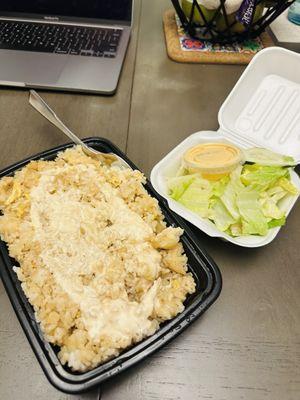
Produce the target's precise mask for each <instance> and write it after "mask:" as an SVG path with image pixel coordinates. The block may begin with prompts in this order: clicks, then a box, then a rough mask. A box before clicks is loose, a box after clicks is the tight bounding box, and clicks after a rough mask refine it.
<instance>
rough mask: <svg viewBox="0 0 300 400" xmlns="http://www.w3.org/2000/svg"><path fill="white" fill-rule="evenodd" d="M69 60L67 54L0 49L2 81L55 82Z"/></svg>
mask: <svg viewBox="0 0 300 400" xmlns="http://www.w3.org/2000/svg"><path fill="white" fill-rule="evenodd" d="M67 60H68V56H65V55H55V54H48V53H35V52H29V51H28V52H25V51H14V50H0V83H1V82H7V84H9V82H11V83H12V84H18V83H25V84H35V85H47V84H53V83H55V82H56V81H57V80H58V78H59V76H60V74H61V72H62V70H63V68H64V65H65V64H66V62H67Z"/></svg>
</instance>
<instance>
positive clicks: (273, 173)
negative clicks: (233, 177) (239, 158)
mask: <svg viewBox="0 0 300 400" xmlns="http://www.w3.org/2000/svg"><path fill="white" fill-rule="evenodd" d="M288 175H289V172H288V170H287V169H286V168H283V167H268V166H261V165H257V164H254V165H245V166H244V168H243V172H242V175H241V181H242V182H243V184H244V185H246V186H250V185H251V186H255V187H256V189H257V190H259V189H260V190H266V189H268V188H269V187H271V186H272V185H274V184H275V183H276V182H277V180H278V179H279V178H281V177H284V176H288Z"/></svg>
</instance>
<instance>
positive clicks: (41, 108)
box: [29, 90, 131, 168]
mask: <svg viewBox="0 0 300 400" xmlns="http://www.w3.org/2000/svg"><path fill="white" fill-rule="evenodd" d="M29 103H30V104H31V105H32V107H34V108H35V109H36V110H37V111H38V112H39V113H40V114H42V115H43V117H45V118H46V119H47V120H48V121H50V122H51V123H52V124H53V125H55V126H56V127H57V128H58V129H60V130H61V131H62V132H63V133H64V134H65V135H67V136H68V137H69V138H70V139H71V140H72V141H73V142H74V143H76V144H79V145H80V146H81V147H82V150H83V151H84V153H85V154H87V155H88V156H90V157H93V158H96V159H97V160H99V161H100V162H104V163H106V164H109V165H111V164H113V165H118V166H120V167H125V168H131V167H130V166H129V165H128V164H127V162H126V161H124V160H123V158H121V157H120V156H118V155H117V154H114V153H102V152H101V151H98V150H95V149H93V148H92V147H89V146H87V145H86V144H85V143H84V142H83V141H82V140H80V139H79V138H78V137H77V136H76V135H75V134H74V133H73V132H72V131H70V129H69V128H68V127H67V126H66V125H65V124H64V123H63V122H62V121H61V120H60V119H59V118H58V116H57V115H56V114H55V112H54V111H53V110H52V109H51V108H50V107H49V106H48V104H47V103H46V102H45V101H44V100H43V99H42V98H41V96H40V95H38V94H37V92H36V91H35V90H30V91H29Z"/></svg>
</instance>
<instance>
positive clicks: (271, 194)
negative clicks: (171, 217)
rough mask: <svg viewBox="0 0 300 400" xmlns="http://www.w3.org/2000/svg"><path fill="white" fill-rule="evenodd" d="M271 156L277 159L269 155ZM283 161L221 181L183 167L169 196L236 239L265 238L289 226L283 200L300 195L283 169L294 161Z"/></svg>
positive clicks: (247, 166)
mask: <svg viewBox="0 0 300 400" xmlns="http://www.w3.org/2000/svg"><path fill="white" fill-rule="evenodd" d="M267 156H270V157H273V156H272V154H269V153H268V154H267ZM277 156H278V155H276V157H277ZM282 157H283V158H282V164H279V165H277V164H276V163H275V161H274V162H273V163H271V164H270V165H262V164H263V163H262V162H261V163H260V164H244V165H243V166H242V165H239V166H238V167H237V168H236V169H235V170H234V171H232V172H231V173H230V174H229V175H227V176H225V177H223V178H221V179H219V180H217V181H210V180H208V179H204V178H202V176H201V174H200V173H194V174H188V171H187V170H186V169H184V168H182V167H181V168H180V169H179V171H178V172H177V176H176V177H174V178H170V179H169V180H168V188H169V194H170V196H171V198H173V199H174V200H176V201H178V202H179V203H181V204H182V205H184V206H185V207H186V208H188V209H189V210H191V211H193V212H195V213H196V214H198V215H199V216H200V217H202V218H208V219H210V220H211V221H213V222H214V224H215V225H216V227H217V228H218V229H219V230H220V231H222V232H226V233H228V234H229V235H231V236H233V237H238V236H243V235H261V236H264V235H266V234H267V233H268V229H271V228H274V227H277V226H281V225H284V224H285V219H286V217H285V213H284V211H283V210H282V208H281V200H282V199H284V198H286V197H288V196H295V195H298V194H299V191H298V189H297V188H296V187H295V185H294V184H293V183H292V182H291V178H290V173H289V168H286V167H284V166H283V165H285V164H283V162H291V159H289V157H286V156H282ZM252 159H253V158H252ZM248 160H249V161H250V158H248ZM274 160H275V158H274ZM276 162H277V163H278V159H277V161H276Z"/></svg>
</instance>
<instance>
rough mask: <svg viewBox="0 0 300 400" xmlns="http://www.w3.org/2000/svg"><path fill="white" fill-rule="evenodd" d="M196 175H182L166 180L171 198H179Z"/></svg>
mask: <svg viewBox="0 0 300 400" xmlns="http://www.w3.org/2000/svg"><path fill="white" fill-rule="evenodd" d="M196 177H197V176H196V175H184V176H178V177H175V178H170V179H169V180H168V188H169V194H170V196H171V197H172V199H174V200H179V199H180V197H181V196H182V195H183V193H184V192H185V191H186V190H187V188H188V187H189V186H190V184H191V183H192V182H193V181H194V180H195V179H196Z"/></svg>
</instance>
